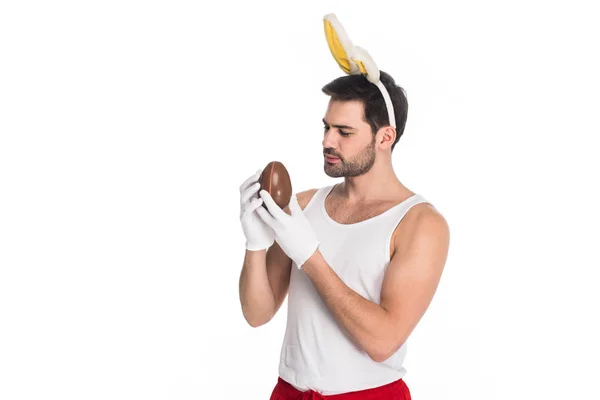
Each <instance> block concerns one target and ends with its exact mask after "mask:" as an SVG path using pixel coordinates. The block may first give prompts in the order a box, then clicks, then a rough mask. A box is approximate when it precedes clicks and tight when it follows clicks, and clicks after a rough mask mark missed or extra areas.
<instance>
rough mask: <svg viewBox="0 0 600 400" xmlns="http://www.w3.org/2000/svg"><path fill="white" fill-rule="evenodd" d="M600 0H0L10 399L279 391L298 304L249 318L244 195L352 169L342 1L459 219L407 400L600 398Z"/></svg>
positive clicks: (3, 279) (409, 172)
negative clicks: (402, 101) (402, 100)
mask: <svg viewBox="0 0 600 400" xmlns="http://www.w3.org/2000/svg"><path fill="white" fill-rule="evenodd" d="M315 3H317V2H315ZM593 3H594V2H592V1H589V2H582V1H569V2H567V1H563V2H556V1H538V2H534V1H523V0H521V1H503V2H482V1H452V2H448V1H435V2H433V1H419V2H410V3H409V2H399V1H389V2H381V1H372V0H370V1H368V2H358V1H335V2H334V1H327V2H318V5H316V4H314V5H313V4H312V3H309V2H295V3H291V2H275V1H273V2H264V1H262V2H261V1H238V2H227V1H221V2H218V3H216V2H215V3H212V4H209V3H203V2H196V1H187V2H182V1H162V2H159V1H137V2H135V1H102V2H76V1H70V2H67V1H55V2H41V1H39V2H31V1H18V2H17V1H5V2H2V3H1V5H0V398H1V399H6V400H17V399H62V400H65V399H86V400H88V399H111V400H116V399H144V400H150V399H177V400H183V399H236V398H244V399H268V397H269V395H270V393H271V391H272V389H273V387H274V385H275V383H276V380H277V371H278V370H277V368H278V361H279V351H280V346H281V341H282V339H283V333H284V329H285V325H284V324H285V313H286V304H284V306H283V307H282V308H281V311H280V312H279V313H278V314H277V315H276V317H275V318H274V319H273V320H272V321H271V322H270V323H269V324H267V325H265V326H262V327H260V328H257V329H254V328H251V327H250V326H248V325H247V324H246V322H245V320H244V318H243V316H242V314H241V310H240V304H239V298H238V279H239V273H240V269H241V265H242V260H243V255H244V237H243V233H242V230H241V227H240V225H239V219H238V218H239V197H238V196H239V192H238V187H239V185H240V184H241V183H242V182H243V181H244V180H245V179H246V178H247V177H248V176H250V175H251V174H253V172H255V171H256V170H257V169H258V168H262V167H264V166H265V165H266V164H267V163H268V162H269V161H273V160H278V161H282V162H283V163H284V164H285V165H286V167H287V168H288V170H289V172H290V175H291V177H292V180H293V186H294V191H295V192H297V191H302V190H306V189H309V188H316V187H320V186H324V185H329V184H332V183H335V182H337V181H338V180H337V179H336V180H332V179H331V178H329V177H328V176H326V175H325V173H324V172H323V159H322V146H321V140H322V122H321V118H322V117H323V116H324V113H325V108H326V105H327V100H328V99H327V97H326V96H325V95H323V94H322V93H321V91H320V89H321V87H322V86H323V85H324V84H326V83H327V82H329V81H330V80H332V79H334V78H336V77H338V76H341V75H342V74H343V72H342V71H341V70H340V69H339V68H338V66H337V64H336V63H335V62H334V60H333V58H332V56H331V54H330V53H329V49H328V48H327V43H326V40H325V36H324V33H323V25H322V17H323V16H324V15H325V14H327V13H330V12H334V13H336V15H337V16H338V18H339V19H340V21H341V23H342V25H343V26H344V27H345V29H346V30H347V32H348V33H349V35H350V37H351V39H352V40H353V42H354V43H355V44H357V45H359V46H361V47H364V48H366V49H367V50H368V51H369V53H370V54H371V55H372V56H373V58H374V59H375V61H376V63H377V64H378V65H379V67H380V68H381V69H382V70H384V71H386V72H389V73H391V74H392V76H394V77H395V79H396V80H397V81H398V83H399V84H400V85H402V86H403V87H404V88H405V89H406V91H407V95H408V100H409V104H410V107H409V116H408V122H407V126H406V131H405V134H404V136H403V137H402V139H401V140H400V142H399V144H398V146H397V147H396V149H395V151H394V157H393V162H394V167H395V170H396V173H397V175H398V176H399V178H400V179H401V181H402V182H403V183H404V184H405V185H407V186H408V187H409V188H410V189H412V190H413V191H416V192H418V193H420V194H422V195H423V196H425V197H426V198H427V199H428V200H429V201H431V202H432V203H433V204H434V205H435V206H436V207H437V208H438V209H439V210H440V211H441V212H442V214H443V215H444V216H445V217H446V219H447V220H448V222H449V225H450V229H451V248H450V254H449V257H448V262H447V264H446V269H445V271H444V275H443V277H442V281H441V283H440V286H439V289H438V291H437V293H436V296H435V298H434V300H433V303H432V305H431V307H430V308H429V310H428V311H427V313H426V314H425V316H424V318H423V319H422V321H421V323H420V324H419V325H418V327H417V329H416V330H415V331H414V332H413V334H412V336H411V337H410V339H409V344H408V349H409V350H408V356H407V359H406V368H407V370H408V374H407V376H406V377H405V380H406V382H407V383H408V385H409V387H410V389H411V391H412V394H413V398H414V399H416V400H423V399H461V400H465V399H477V400H481V399H486V400H487V399H507V398H510V399H565V398H574V399H581V400H583V399H598V398H600V389H599V388H598V386H597V383H596V382H597V379H598V372H599V368H598V357H599V356H600V346H599V344H598V341H597V338H598V337H600V329H599V328H598V324H597V323H598V306H597V305H598V304H599V303H600V295H599V294H598V291H597V285H598V269H599V268H600V257H599V256H598V253H597V249H595V248H594V246H596V245H597V244H598V239H599V238H600V234H599V233H598V223H599V222H600V218H599V217H600V215H599V214H600V212H599V207H598V202H599V201H600V195H599V193H598V185H599V184H598V181H599V179H598V171H599V170H600V163H599V161H598V159H597V158H596V157H597V155H598V150H599V146H598V135H599V134H600V122H599V121H598V109H599V108H600V100H599V95H600V79H599V77H598V76H599V75H598V71H599V70H600V60H599V55H598V54H599V53H598V48H599V46H598V41H597V38H598V37H600V27H599V26H598V24H597V13H596V12H594V8H593Z"/></svg>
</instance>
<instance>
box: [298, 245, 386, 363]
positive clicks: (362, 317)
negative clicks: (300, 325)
mask: <svg viewBox="0 0 600 400" xmlns="http://www.w3.org/2000/svg"><path fill="white" fill-rule="evenodd" d="M302 269H303V270H304V271H305V272H306V274H307V275H308V277H309V278H310V279H311V281H312V283H313V285H314V287H315V289H316V290H317V291H318V292H319V295H320V296H321V298H322V299H323V301H324V302H325V303H326V304H327V307H328V308H329V310H330V312H331V313H332V315H333V316H334V318H335V319H336V320H337V321H338V323H339V324H340V325H341V326H342V327H343V328H344V329H345V330H346V332H347V333H348V334H349V335H350V336H351V337H352V339H353V340H354V342H355V343H356V344H357V345H358V346H360V347H361V348H362V349H363V350H364V351H365V352H367V354H369V356H370V357H371V358H372V359H374V360H378V361H383V360H384V359H385V358H386V355H387V354H388V351H389V350H388V349H389V346H390V343H391V338H389V337H388V335H389V332H391V331H393V330H392V329H390V324H391V319H390V318H389V315H388V312H387V311H386V310H385V309H384V308H382V307H381V306H380V305H378V304H375V303H373V302H372V301H369V300H367V299H365V298H364V297H362V296H361V295H360V294H358V293H356V292H355V291H354V290H352V289H351V288H349V287H348V286H347V285H346V284H345V283H344V282H343V281H342V280H341V279H340V277H339V276H338V275H337V274H336V273H335V271H333V269H331V267H330V266H329V265H328V264H327V262H326V261H325V259H324V258H323V256H322V254H321V252H320V251H318V250H317V251H316V252H315V253H314V254H313V255H312V257H310V258H309V259H308V261H307V262H306V263H305V264H304V265H303V266H302Z"/></svg>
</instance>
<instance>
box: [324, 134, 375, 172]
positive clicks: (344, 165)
mask: <svg viewBox="0 0 600 400" xmlns="http://www.w3.org/2000/svg"><path fill="white" fill-rule="evenodd" d="M324 153H325V154H328V155H332V156H334V157H339V158H340V160H339V161H338V162H336V163H335V164H329V163H328V162H327V160H325V167H324V169H325V173H326V174H327V175H328V176H330V177H332V178H341V177H344V178H345V177H354V176H360V175H363V174H366V173H367V172H369V170H371V168H372V167H373V164H375V135H373V140H371V143H369V144H368V145H367V146H365V148H364V149H362V150H361V151H360V152H359V153H358V154H357V155H356V156H354V157H352V158H351V159H348V160H346V159H344V158H343V157H340V156H338V155H336V154H334V153H332V152H330V151H328V150H325V151H324Z"/></svg>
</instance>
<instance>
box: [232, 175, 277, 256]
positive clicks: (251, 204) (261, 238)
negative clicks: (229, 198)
mask: <svg viewBox="0 0 600 400" xmlns="http://www.w3.org/2000/svg"><path fill="white" fill-rule="evenodd" d="M261 173H262V171H261V170H258V171H257V172H256V173H255V174H254V175H252V176H251V177H249V178H248V179H246V181H245V182H244V183H242V185H241V186H240V222H241V223H242V230H243V231H244V235H245V236H246V249H248V250H251V251H258V250H264V249H268V248H269V247H270V246H271V245H272V244H273V242H274V241H275V232H273V229H271V227H269V226H268V225H267V224H265V223H264V222H263V220H262V219H261V218H260V217H259V216H258V214H257V213H256V209H257V208H258V207H261V205H262V204H263V200H262V199H261V198H260V197H258V195H257V194H256V193H258V190H259V189H260V183H259V182H258V179H259V178H260V174H261ZM261 208H262V207H261Z"/></svg>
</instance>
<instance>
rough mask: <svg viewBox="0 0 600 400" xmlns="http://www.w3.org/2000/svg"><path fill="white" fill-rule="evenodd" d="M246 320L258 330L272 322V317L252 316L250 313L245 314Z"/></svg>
mask: <svg viewBox="0 0 600 400" xmlns="http://www.w3.org/2000/svg"><path fill="white" fill-rule="evenodd" d="M243 314H244V319H245V320H246V322H247V323H248V325H250V326H251V327H252V328H258V327H259V326H263V325H265V324H266V323H267V322H269V321H270V320H271V318H272V317H271V316H267V315H251V314H250V313H246V312H244V313H243Z"/></svg>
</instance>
